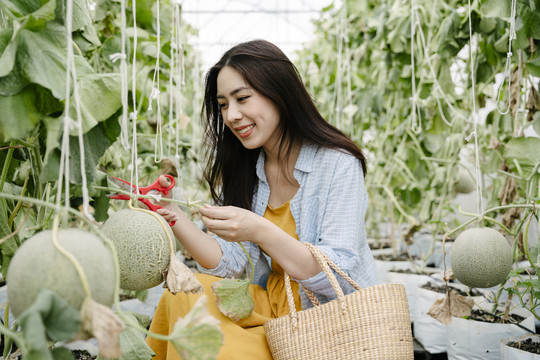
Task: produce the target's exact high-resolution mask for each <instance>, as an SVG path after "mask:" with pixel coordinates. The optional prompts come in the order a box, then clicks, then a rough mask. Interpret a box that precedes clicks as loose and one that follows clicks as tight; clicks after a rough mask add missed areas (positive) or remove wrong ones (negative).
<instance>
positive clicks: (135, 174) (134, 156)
mask: <svg viewBox="0 0 540 360" xmlns="http://www.w3.org/2000/svg"><path fill="white" fill-rule="evenodd" d="M131 6H132V12H133V61H132V64H131V97H132V99H131V101H132V102H133V112H131V113H130V114H129V118H130V119H131V121H132V139H131V145H132V148H131V175H130V176H131V181H130V182H131V183H132V184H134V185H135V193H138V192H139V167H138V164H137V160H138V158H139V156H138V153H137V11H136V9H137V3H136V0H132V5H131Z"/></svg>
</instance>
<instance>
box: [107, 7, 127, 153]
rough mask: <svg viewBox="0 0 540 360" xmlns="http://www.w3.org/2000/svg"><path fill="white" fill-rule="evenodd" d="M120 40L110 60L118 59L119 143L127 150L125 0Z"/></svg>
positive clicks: (122, 9) (121, 13)
mask: <svg viewBox="0 0 540 360" xmlns="http://www.w3.org/2000/svg"><path fill="white" fill-rule="evenodd" d="M120 27H121V29H120V30H121V32H120V41H121V50H120V51H121V53H120V54H118V53H115V54H112V55H110V57H109V58H110V59H111V61H112V62H113V63H114V62H116V61H117V60H120V81H121V87H122V88H121V97H122V120H121V122H120V129H121V130H120V143H121V144H122V146H123V147H124V149H126V150H129V148H130V144H129V135H128V128H129V122H128V113H127V111H128V86H129V83H128V70H127V55H126V28H127V20H126V1H125V0H120Z"/></svg>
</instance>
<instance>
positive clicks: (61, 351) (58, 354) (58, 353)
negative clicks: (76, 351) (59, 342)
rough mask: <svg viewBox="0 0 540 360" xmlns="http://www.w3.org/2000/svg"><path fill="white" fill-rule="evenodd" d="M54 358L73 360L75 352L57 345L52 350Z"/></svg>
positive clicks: (56, 359) (55, 359)
mask: <svg viewBox="0 0 540 360" xmlns="http://www.w3.org/2000/svg"><path fill="white" fill-rule="evenodd" d="M52 355H53V358H54V360H73V359H74V357H73V353H72V352H71V350H69V349H67V348H65V347H55V348H54V349H53V350H52Z"/></svg>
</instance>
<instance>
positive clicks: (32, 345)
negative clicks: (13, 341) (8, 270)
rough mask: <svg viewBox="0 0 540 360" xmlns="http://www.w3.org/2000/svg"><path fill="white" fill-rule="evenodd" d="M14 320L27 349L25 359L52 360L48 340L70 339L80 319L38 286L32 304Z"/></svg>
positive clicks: (76, 329) (56, 298)
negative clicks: (16, 321)
mask: <svg viewBox="0 0 540 360" xmlns="http://www.w3.org/2000/svg"><path fill="white" fill-rule="evenodd" d="M29 271H30V269H29ZM17 320H18V321H19V324H20V325H21V328H22V335H23V337H24V339H25V340H26V342H27V344H28V347H29V350H30V354H28V355H29V357H28V358H35V359H52V354H51V352H50V350H49V347H48V340H52V341H69V340H71V339H73V337H74V336H75V334H76V333H77V331H78V330H79V327H80V325H81V322H82V321H81V317H80V315H79V312H78V311H77V310H75V309H73V308H72V307H71V306H69V304H68V303H67V302H66V301H65V300H64V299H62V298H61V297H60V296H58V295H57V294H56V293H55V292H53V291H51V290H48V289H40V292H39V294H38V296H37V298H36V300H35V301H34V303H33V304H32V305H31V306H30V307H29V308H28V309H26V310H25V311H24V312H23V313H22V314H21V315H20V316H19V318H18V319H17ZM37 354H41V355H40V356H38V355H37ZM25 355H26V354H23V357H24V358H25V359H26V358H27V357H26V356H25Z"/></svg>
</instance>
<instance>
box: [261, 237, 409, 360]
mask: <svg viewBox="0 0 540 360" xmlns="http://www.w3.org/2000/svg"><path fill="white" fill-rule="evenodd" d="M305 245H306V246H307V247H308V248H309V249H310V250H311V252H312V253H313V255H314V256H315V258H316V259H317V261H318V262H319V264H321V266H322V268H323V270H324V272H325V274H326V276H327V277H328V279H329V280H330V283H331V284H332V287H333V288H334V291H336V294H337V295H338V298H337V299H335V300H333V301H330V302H328V303H326V304H322V305H321V304H319V302H318V300H317V298H316V297H315V295H314V294H313V293H312V292H311V291H310V290H308V289H306V288H304V291H305V292H306V294H307V295H308V296H309V298H310V299H311V301H312V302H313V305H315V306H314V307H313V308H310V309H307V310H303V311H299V312H297V311H296V309H295V306H294V300H293V295H292V289H291V283H290V278H289V276H288V275H287V274H285V284H286V291H287V299H288V302H289V308H290V314H289V315H285V316H282V317H279V318H276V319H272V320H269V321H267V322H266V323H265V324H264V330H265V333H266V341H267V342H268V346H269V348H270V351H271V352H272V356H273V357H274V359H276V360H285V359H287V360H317V359H320V360H347V359H350V360H360V359H374V360H385V359H388V360H400V359H413V358H414V352H413V339H412V331H411V321H410V314H409V305H408V302H407V294H406V292H405V287H404V286H403V285H402V284H381V285H375V286H371V287H368V288H364V289H363V288H361V287H360V286H359V285H358V284H356V282H354V280H352V279H351V278H350V277H348V276H347V275H346V274H345V273H344V272H343V271H341V270H340V269H339V268H338V267H337V266H336V265H335V264H334V263H333V262H332V260H330V259H329V258H328V257H327V256H326V255H325V254H324V253H323V252H322V251H321V250H319V249H318V248H317V247H315V246H313V245H311V244H309V243H305ZM330 267H332V269H334V270H335V271H336V272H337V273H338V274H339V275H340V276H342V277H343V278H345V279H346V280H347V281H348V282H349V283H350V284H351V285H352V286H353V287H354V288H355V289H356V290H357V291H355V292H353V293H351V294H349V295H344V294H343V291H342V290H341V287H340V286H339V284H338V282H337V279H336V277H335V275H334V274H333V273H332V270H331V269H330Z"/></svg>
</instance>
